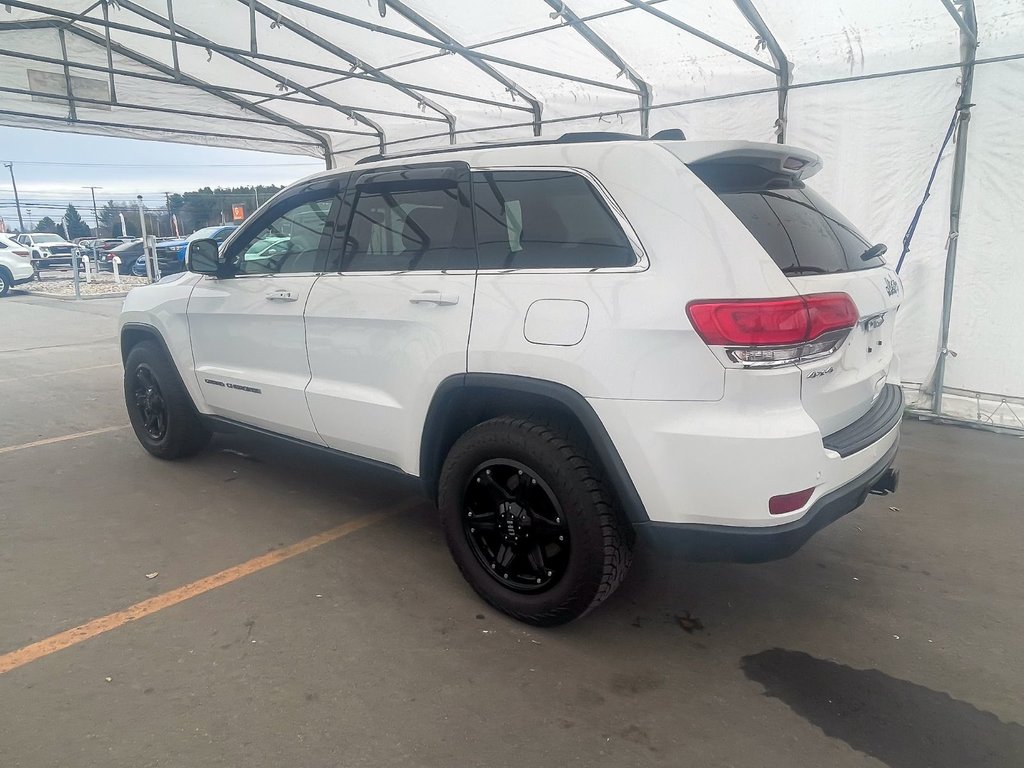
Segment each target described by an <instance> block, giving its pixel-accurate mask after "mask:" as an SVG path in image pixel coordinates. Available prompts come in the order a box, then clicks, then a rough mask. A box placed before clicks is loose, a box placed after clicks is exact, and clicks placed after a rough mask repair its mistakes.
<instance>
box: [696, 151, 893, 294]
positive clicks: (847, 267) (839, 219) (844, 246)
mask: <svg viewBox="0 0 1024 768" xmlns="http://www.w3.org/2000/svg"><path fill="white" fill-rule="evenodd" d="M691 170H693V171H694V172H695V173H697V175H698V176H700V177H701V179H702V180H703V181H704V182H705V183H706V184H707V185H708V186H709V187H711V189H712V190H713V191H714V192H716V193H717V194H718V196H719V198H721V200H722V202H724V203H725V204H726V205H727V206H729V209H730V210H731V211H732V212H733V213H734V214H736V217H737V218H738V219H739V220H740V221H741V222H742V223H743V226H745V227H746V228H747V229H748V230H749V231H750V233H751V234H752V235H753V236H754V237H755V238H757V241H758V242H759V243H760V244H761V247H763V248H764V249H765V250H766V251H767V252H768V255H769V256H771V257H772V260H773V261H774V262H775V263H776V264H777V265H778V266H779V268H780V269H781V270H782V271H783V272H785V273H787V274H789V275H800V274H816V273H823V272H851V271H854V270H858V269H870V268H872V267H878V266H881V265H882V264H884V263H885V262H884V261H883V260H882V259H881V257H875V258H872V259H869V260H867V261H864V260H863V259H861V254H863V253H864V252H865V251H866V250H867V249H868V248H870V247H871V243H870V242H869V241H868V240H867V239H866V238H865V237H864V235H862V234H861V233H860V232H859V231H858V230H857V228H856V227H854V225H853V224H851V223H850V221H849V220H847V219H846V217H845V216H843V215H842V214H841V213H839V211H837V210H836V209H835V208H833V207H832V206H831V205H830V204H829V203H828V201H826V200H825V199H824V198H823V197H822V196H821V195H819V194H818V193H816V192H814V191H813V190H811V189H809V188H808V187H807V186H805V185H804V184H803V183H802V182H799V181H795V182H794V181H791V180H790V179H788V178H787V177H780V176H778V175H775V174H772V173H770V172H769V171H766V170H764V169H762V168H757V167H752V166H742V165H729V164H716V163H712V164H708V165H706V166H703V167H702V166H699V165H695V166H692V168H691Z"/></svg>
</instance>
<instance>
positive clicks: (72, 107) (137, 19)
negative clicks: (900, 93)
mask: <svg viewBox="0 0 1024 768" xmlns="http://www.w3.org/2000/svg"><path fill="white" fill-rule="evenodd" d="M185 2H187V0H166V11H165V12H164V13H160V12H157V11H156V10H153V7H152V6H153V3H149V4H148V5H144V4H142V2H137V1H136V0H94V1H93V2H87V0H82V3H83V5H84V6H85V7H84V8H83V9H82V10H80V11H77V12H72V11H70V10H68V9H67V6H68V3H66V2H65V3H44V2H27V1H25V0H3V1H2V7H0V37H2V36H3V34H4V33H6V32H11V31H21V30H52V31H55V32H56V33H57V38H58V41H59V56H58V55H45V54H43V53H40V52H35V51H33V52H26V51H23V50H15V49H12V48H7V47H0V58H4V57H16V58H20V59H24V60H26V61H31V62H35V63H39V64H45V65H50V66H55V67H59V68H60V69H61V71H62V72H63V76H64V90H63V92H59V91H58V92H41V91H39V90H36V89H33V88H31V87H30V88H28V89H25V88H20V87H16V86H15V85H12V84H2V85H0V93H7V94H12V95H19V96H29V97H33V98H44V99H46V100H49V101H50V102H51V103H52V102H53V101H59V102H62V103H65V104H66V106H67V110H68V111H67V115H66V116H65V117H61V116H57V115H43V114H33V113H29V112H26V111H24V110H17V109H2V110H0V122H4V118H8V119H9V120H8V121H7V122H9V123H11V124H21V123H20V122H17V121H39V122H40V123H42V124H44V125H46V124H48V125H49V127H52V128H57V129H60V130H75V129H76V127H78V128H82V129H86V128H106V129H110V130H111V132H112V133H115V134H116V133H118V132H120V133H121V135H136V134H142V135H145V134H146V133H147V132H152V133H154V134H157V133H159V134H161V135H162V136H163V137H165V138H170V139H171V140H178V141H186V142H188V141H207V142H211V143H218V144H231V143H232V142H239V143H243V142H245V141H249V140H251V141H253V142H255V143H256V144H257V145H258V146H259V147H261V148H265V149H266V148H273V147H276V146H280V147H281V148H282V150H284V151H293V152H294V151H298V152H304V153H307V154H313V155H316V156H319V157H321V158H323V160H324V162H325V164H326V165H327V167H328V168H330V167H332V166H333V165H334V162H335V158H336V157H337V156H338V155H343V154H352V153H354V152H363V151H367V150H376V151H379V152H380V153H382V154H383V153H386V152H387V151H388V150H389V149H392V148H395V147H397V146H401V145H404V144H409V143H419V142H425V141H432V140H447V141H448V142H450V143H452V144H454V143H456V142H457V141H458V140H459V138H460V137H461V136H466V135H471V134H474V133H479V132H488V131H495V130H506V129H520V128H522V129H529V130H530V131H532V133H533V135H535V136H540V135H542V133H543V131H544V129H545V127H550V128H554V127H556V126H557V125H558V124H560V123H571V122H574V121H578V120H583V119H592V118H595V117H597V118H601V117H604V116H605V115H607V114H609V112H608V111H603V112H602V111H596V112H595V111H593V110H590V111H587V110H580V111H579V112H578V113H573V114H571V115H568V116H565V115H563V116H557V117H551V118H546V116H545V112H544V110H545V106H544V104H543V102H542V100H541V99H540V98H539V97H538V96H537V95H536V94H535V93H534V92H533V91H532V90H531V89H530V88H529V87H527V86H526V85H525V84H524V82H522V80H521V79H520V77H519V75H521V76H523V77H525V76H527V75H529V76H535V77H542V78H552V79H555V80H560V81H564V82H571V83H576V84H579V85H583V86H587V87H588V88H592V89H597V90H598V91H600V92H607V93H611V94H621V95H628V96H630V97H632V98H635V99H636V100H637V106H636V107H633V108H626V107H623V108H616V109H614V110H612V111H611V113H610V114H616V115H618V116H620V117H622V116H624V115H634V114H635V115H636V116H637V117H638V120H639V126H640V133H641V134H643V135H648V133H649V130H650V118H651V114H652V112H654V111H655V110H659V109H668V108H673V107H681V106H686V105H693V104H699V103H702V102H713V101H720V100H723V99H732V98H738V97H744V96H752V95H759V94H766V93H776V94H777V114H776V117H775V132H776V137H777V140H778V141H779V142H780V143H783V142H785V139H786V132H787V112H788V101H789V95H790V93H791V92H792V91H793V90H794V89H797V88H809V87H816V86H821V85H827V84H832V83H840V82H852V81H855V80H866V79H876V78H882V77H890V76H894V75H898V74H909V73H913V72H925V71H932V70H937V69H943V68H953V67H957V68H960V69H961V70H962V77H961V91H960V97H959V101H958V114H959V118H958V130H957V132H956V141H955V150H954V165H953V174H952V195H951V205H950V212H949V214H950V215H949V239H948V246H947V252H946V263H945V281H944V291H943V301H942V317H941V341H940V346H939V350H938V357H937V364H936V367H935V372H934V376H933V380H932V382H931V391H932V393H933V404H932V409H933V411H934V412H935V413H936V414H938V413H940V412H941V407H942V393H943V384H944V378H945V363H946V358H947V356H948V354H949V349H948V344H949V328H950V317H951V312H952V302H953V279H954V276H955V270H956V257H957V240H958V239H957V234H958V230H959V221H960V213H961V208H962V203H963V190H964V179H965V172H966V162H967V136H968V127H969V121H970V115H971V106H972V104H971V95H972V85H973V74H974V68H975V65H976V64H978V63H981V62H983V61H998V60H1006V59H1009V58H1020V57H1021V55H1016V56H1005V57H993V58H990V59H984V60H979V59H977V55H976V54H977V48H978V22H977V16H976V12H975V7H974V0H957V2H956V4H955V3H954V0H935V2H936V3H940V2H941V4H942V5H943V6H944V8H945V10H946V11H947V12H948V15H949V17H950V19H951V21H952V23H954V24H955V25H956V27H957V30H958V33H959V36H960V61H958V62H956V63H953V64H941V65H934V66H930V67H919V68H915V69H904V70H894V71H889V72H881V73H871V74H863V75H859V76H853V75H851V76H850V77H843V78H834V79H831V80H817V81H814V82H802V83H799V84H794V83H793V77H792V63H791V62H790V61H789V60H788V58H787V56H786V53H785V51H784V50H783V48H782V46H781V45H780V44H779V41H778V39H777V38H776V36H775V35H774V34H773V31H772V29H770V27H769V26H768V24H767V23H766V22H765V20H764V17H763V16H762V15H761V13H760V12H759V10H758V8H757V0H733V4H734V6H735V8H736V10H738V12H739V13H740V14H741V15H742V18H743V19H744V20H745V21H746V23H747V24H748V25H749V28H750V30H751V31H752V32H753V34H754V35H756V38H757V40H758V46H757V49H755V50H758V49H763V50H764V51H766V52H767V55H768V56H770V59H771V63H769V62H767V61H765V60H763V59H762V58H759V57H758V56H757V55H754V54H751V53H748V52H746V51H743V50H740V49H739V48H736V47H735V46H734V45H731V44H729V43H728V42H726V41H724V40H722V39H719V38H717V37H715V36H713V35H710V34H708V33H707V32H705V31H703V30H701V29H699V28H698V27H696V26H694V25H692V24H690V23H687V22H685V21H683V20H682V19H680V18H677V17H675V16H673V15H672V14H671V13H669V12H668V11H666V10H665V9H664V7H663V6H665V4H666V2H667V0H623V4H622V5H621V6H619V7H615V8H610V9H604V10H601V11H600V12H597V13H591V14H589V15H580V14H578V13H577V12H576V11H575V10H574V9H573V8H572V7H571V6H572V0H568V1H567V0H544V3H546V5H547V7H548V8H549V9H550V11H551V12H550V14H548V18H547V19H546V20H545V19H544V18H543V17H541V16H539V17H538V24H537V25H536V26H533V27H532V28H529V29H525V30H519V31H517V32H514V33H510V34H504V35H498V36H494V37H488V38H486V39H483V40H480V41H476V42H472V43H467V42H465V41H462V40H460V39H459V36H458V34H457V33H455V32H454V31H453V30H452V29H448V28H446V27H445V26H443V25H441V24H439V23H438V22H436V21H431V20H429V19H427V18H425V17H424V16H423V15H422V14H421V13H419V12H418V11H416V10H415V9H414V8H413V7H411V6H410V5H409V3H408V2H405V1H404V0H378V6H379V12H380V15H381V17H386V15H387V14H388V13H389V12H390V13H393V14H395V15H396V16H397V17H399V18H401V19H402V20H403V21H404V22H405V25H404V26H403V25H394V24H392V25H388V24H382V23H376V22H373V21H367V20H366V19H365V18H359V17H357V16H354V15H351V14H345V13H342V12H339V11H336V10H333V9H331V8H327V7H323V6H322V5H318V4H316V3H313V2H308V1H307V0H269V2H274V3H275V6H271V5H269V4H268V2H264V0H219V2H221V3H223V4H224V5H225V7H227V6H231V7H237V6H243V7H244V8H245V9H246V10H247V15H248V22H249V24H248V26H249V30H248V32H249V35H248V38H249V39H248V46H247V47H242V46H239V45H238V44H234V45H232V44H229V43H228V42H227V41H226V40H218V39H214V38H212V37H211V36H209V35H208V34H207V35H204V34H200V33H199V32H197V31H195V30H193V29H190V28H189V27H187V26H185V25H184V24H183V23H182V21H181V19H180V18H178V19H176V18H175V6H176V5H177V6H178V9H179V10H181V9H182V7H183V4H184V3H185ZM958 6H959V7H958ZM12 9H17V10H18V11H22V12H26V13H28V14H33V17H32V18H28V19H23V20H4V19H3V13H4V12H5V11H6V12H8V13H10V12H12ZM115 12H116V13H115ZM299 13H302V14H306V16H305V17H304V18H306V19H307V21H305V22H304V21H301V20H300V19H299V18H298V17H295V18H293V16H292V15H291V14H296V16H297V14H299ZM627 13H628V14H646V15H647V16H649V17H651V18H653V19H656V20H657V21H658V22H660V23H662V24H666V25H670V26H671V27H672V28H674V29H676V30H679V31H680V32H682V33H685V34H686V35H690V36H693V37H694V38H698V39H700V40H701V41H703V42H704V43H706V44H708V45H710V46H713V47H714V48H715V49H717V50H718V51H722V52H725V53H727V54H728V55H729V56H731V57H734V58H735V59H736V60H737V61H742V62H744V63H745V64H746V65H750V66H752V67H756V68H757V69H758V70H761V71H764V72H768V73H770V74H771V75H773V76H774V78H775V81H776V84H775V86H774V87H772V88H753V89H747V90H743V91H737V92H733V93H717V94H711V95H705V96H702V97H696V98H691V99H682V100H675V101H667V102H662V103H657V102H656V100H655V94H654V88H653V86H652V84H651V80H650V78H648V77H645V76H644V74H643V73H641V72H639V71H638V70H637V69H636V68H634V67H633V66H631V65H630V63H628V62H627V60H626V57H625V56H624V55H623V54H622V53H621V52H619V51H617V50H616V49H615V47H614V46H613V45H612V44H611V43H610V42H609V41H608V40H607V39H606V38H605V37H604V36H603V35H602V34H600V33H599V31H598V30H597V29H596V28H595V22H599V21H600V20H605V19H608V18H610V17H613V16H620V15H622V14H627ZM179 16H180V14H179ZM308 19H313V20H315V21H316V22H317V23H316V24H315V25H314V24H313V23H310V22H309V21H308ZM267 22H269V27H268V29H269V30H274V34H275V35H277V34H287V35H290V36H292V38H290V39H293V40H294V41H295V44H296V47H297V48H300V49H302V50H316V51H318V52H322V53H324V54H326V56H325V57H322V58H320V59H319V60H312V57H306V58H303V57H302V56H300V55H295V56H282V55H280V54H275V53H273V52H271V50H268V47H267V45H266V42H267V40H266V37H265V35H267V34H268V32H261V26H260V25H261V23H263V24H266V23H267ZM320 22H323V23H324V24H331V25H343V26H344V27H346V28H349V29H351V30H352V31H353V33H359V34H365V35H373V36H381V37H383V38H388V39H394V40H399V41H402V42H403V43H407V44H411V45H414V46H418V47H420V48H422V49H424V51H423V52H422V53H420V54H418V55H415V56H411V57H405V58H404V59H402V60H400V61H392V62H382V63H379V64H378V65H374V64H371V63H370V62H368V61H366V60H365V59H364V58H363V57H360V56H358V55H356V54H355V53H353V52H352V51H349V50H347V49H345V48H343V47H341V46H340V45H339V44H338V42H337V41H336V40H331V39H328V37H326V36H325V35H323V34H321V33H320V32H319V31H318V30H317V29H314V28H313V27H314V26H318V25H319V23H320ZM563 28H565V29H569V30H572V31H573V32H574V33H575V34H577V35H578V36H579V37H580V38H582V40H583V41H585V43H586V44H587V45H588V46H590V47H591V48H592V49H593V51H595V52H596V53H597V54H598V55H599V56H600V58H601V59H602V60H603V61H604V62H605V63H606V64H607V65H608V66H609V68H610V71H611V72H614V73H615V77H614V78H610V79H605V78H603V77H602V76H601V73H595V75H594V76H592V75H591V74H590V73H587V74H580V73H578V72H569V71H560V70H558V69H554V68H551V67H545V66H540V65H538V64H536V63H533V62H530V61H523V60H518V59H514V58H510V57H508V56H504V55H499V54H497V53H495V52H494V51H493V50H489V49H495V48H497V47H499V46H501V45H503V44H506V43H508V42H511V41H513V40H522V39H525V38H529V37H531V36H534V35H540V34H545V33H549V32H554V31H558V30H560V29H563ZM413 30H414V31H413ZM126 36H127V37H128V38H130V39H131V40H134V41H150V42H151V43H152V44H154V45H164V44H166V45H168V46H169V49H170V54H171V56H170V62H169V63H168V62H167V61H163V60H161V59H160V58H159V57H158V56H155V55H152V53H151V52H150V51H147V50H142V49H140V46H139V45H138V44H129V43H128V42H126V40H125V39H118V38H124V37H126ZM72 38H73V39H74V40H76V41H79V42H85V43H88V44H90V45H91V46H94V47H95V48H96V49H102V51H103V54H104V58H105V65H104V64H97V63H95V62H87V61H78V60H74V59H73V58H72V57H70V56H69V52H68V43H69V40H71V39H72ZM278 48H280V46H278ZM184 49H188V50H193V51H194V50H200V51H204V52H205V53H206V54H207V56H208V59H213V57H214V56H220V57H223V59H224V60H225V61H229V62H231V63H232V64H233V65H235V66H236V67H238V68H241V69H242V70H244V71H245V72H246V73H247V75H248V76H250V77H251V78H252V80H253V83H249V84H247V83H242V82H211V81H210V80H209V79H207V78H204V77H202V76H200V74H198V73H197V72H195V71H190V69H189V66H188V65H187V64H186V62H185V58H186V57H185V55H184V53H185V51H184ZM51 53H53V54H56V53H58V51H53V52H51ZM445 57H451V58H453V59H458V60H459V61H461V62H463V63H466V64H468V65H470V66H471V67H472V68H473V69H474V70H475V71H476V72H477V73H478V74H479V75H480V76H482V77H483V78H484V79H485V81H486V82H488V83H490V84H491V85H492V86H493V87H494V88H495V89H496V90H495V91H494V92H491V91H488V90H487V89H486V88H482V87H475V88H473V87H469V86H468V84H466V83H463V82H445V83H443V84H442V83H436V82H414V80H415V77H413V78H410V79H405V78H403V76H402V73H403V72H409V71H414V70H415V68H416V67H418V66H421V65H424V64H427V63H431V62H437V61H438V60H440V59H443V58H445ZM121 60H124V61H125V62H130V63H131V64H132V66H131V67H128V66H115V65H116V63H117V62H118V61H121ZM77 71H81V72H91V73H97V74H102V75H104V77H105V79H106V81H107V84H108V98H107V99H97V98H95V97H94V96H89V97H87V96H85V95H83V94H80V93H76V92H75V77H74V76H73V74H72V73H73V72H77ZM296 71H299V72H301V73H303V75H304V76H305V75H308V76H310V77H312V76H317V79H316V80H315V81H309V77H303V78H302V80H303V81H302V82H299V79H300V78H299V77H298V76H296V75H295V74H290V73H294V72H296ZM320 76H327V77H326V79H324V78H322V77H320ZM619 77H623V78H624V79H625V80H626V82H627V83H628V84H622V83H618V82H614V80H615V79H617V78H619ZM121 78H129V79H131V80H132V81H135V80H143V81H145V80H148V81H152V82H154V83H163V84H171V85H175V86H180V87H184V88H191V89H194V90H195V91H198V92H202V93H203V94H205V95H206V96H209V97H212V98H213V99H214V100H215V102H216V103H219V104H223V105H225V107H226V108H230V109H231V110H238V112H237V113H235V114H231V113H230V112H229V111H227V109H225V111H223V112H221V111H218V110H214V109H213V108H212V107H211V108H208V109H205V110H195V109H188V110H182V109H175V108H174V107H171V106H168V105H166V104H163V103H159V102H158V101H156V100H154V101H152V102H147V101H145V100H128V101H125V100H122V99H121V98H120V97H119V95H118V92H117V88H116V81H117V80H118V79H121ZM353 82H355V83H364V84H367V87H372V88H381V89H386V90H387V91H388V92H391V93H394V94H399V95H400V96H401V98H402V99H403V101H404V102H407V104H408V107H400V108H385V107H382V106H380V105H373V104H372V103H365V104H361V103H350V102H349V101H348V100H338V99H337V98H335V97H333V96H331V95H329V93H328V92H329V91H330V90H331V89H332V88H336V87H338V86H343V85H345V84H350V83H353ZM253 84H255V87H250V86H251V85H253ZM460 105H461V106H460ZM85 106H89V107H94V108H95V107H109V108H111V109H115V108H116V109H117V110H118V114H119V118H118V119H106V118H105V117H103V116H95V117H89V118H83V116H82V115H81V114H80V111H81V110H80V107H85ZM478 107H489V108H495V109H499V110H501V113H502V115H505V114H506V113H507V114H508V115H509V116H510V117H511V119H505V120H503V121H500V122H496V123H493V124H485V125H472V126H470V127H462V126H461V125H460V120H462V119H463V114H464V113H463V109H465V110H472V109H473V108H478ZM298 108H302V109H311V108H315V111H316V114H318V115H320V116H321V119H319V120H315V121H310V120H308V119H298V118H297V117H295V116H294V112H295V110H296V109H298ZM143 113H153V114H162V115H167V116H189V117H192V118H200V119H203V120H208V121H209V123H210V125H211V126H216V127H190V128H179V127H170V128H153V127H152V126H150V125H146V124H144V123H142V122H141V121H140V122H139V123H133V122H132V120H131V116H133V115H139V114H143ZM290 113H291V114H290ZM519 115H523V116H525V117H526V118H527V119H519V118H518V117H517V116H519ZM338 116H340V117H341V118H344V121H342V122H341V123H340V124H339V123H338V122H335V121H336V120H337V117H338ZM385 120H388V121H391V127H385V125H384V121H385ZM219 123H223V125H218V124H219ZM346 123H351V124H352V125H351V127H349V126H348V125H346ZM435 125H436V126H443V130H435V129H433V126H435ZM404 126H408V128H409V129H410V130H406V127H404ZM247 128H248V129H250V130H248V131H247V130H246V129H247ZM271 128H272V129H273V130H274V131H275V132H276V133H274V134H273V135H270V134H269V133H268V131H269V129H271ZM261 131H262V133H261ZM389 131H397V132H399V133H400V134H408V135H399V136H394V137H393V136H391V135H389ZM362 137H365V138H366V139H367V140H372V142H371V143H365V144H364V143H362V142H359V140H360V138H362ZM349 138H350V139H351V140H352V141H351V142H348V141H345V142H340V141H339V140H344V139H349ZM355 142H359V143H355ZM342 143H343V145H341V144H342Z"/></svg>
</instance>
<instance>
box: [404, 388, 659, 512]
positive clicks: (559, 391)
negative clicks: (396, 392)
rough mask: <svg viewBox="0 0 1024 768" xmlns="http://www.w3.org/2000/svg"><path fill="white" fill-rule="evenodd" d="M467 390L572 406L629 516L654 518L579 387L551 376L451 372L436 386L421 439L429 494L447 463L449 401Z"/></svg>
mask: <svg viewBox="0 0 1024 768" xmlns="http://www.w3.org/2000/svg"><path fill="white" fill-rule="evenodd" d="M467 389H480V390H489V391H492V392H493V393H495V394H498V393H500V392H502V391H504V392H509V393H516V394H525V395H529V396H532V397H535V398H538V399H542V400H546V401H549V402H551V403H553V404H555V405H557V406H560V407H561V408H563V409H565V410H567V411H568V412H569V413H570V414H571V415H572V416H573V417H574V418H575V419H576V421H577V422H578V423H579V424H580V426H581V427H582V428H583V430H584V432H585V433H586V435H587V437H588V439H589V440H590V443H591V445H592V446H593V449H594V453H595V454H596V457H597V459H598V461H600V463H601V468H602V469H603V470H604V473H605V477H606V479H607V480H608V482H609V483H611V486H612V489H613V490H614V492H615V496H616V497H617V498H618V500H619V503H620V504H621V505H622V511H623V512H624V513H625V515H626V517H627V518H628V520H629V521H630V522H631V523H632V524H634V525H636V524H638V523H645V522H649V521H650V517H649V516H648V514H647V510H646V508H645V507H644V503H643V500H642V499H641V498H640V494H639V492H638V491H637V489H636V486H635V485H634V483H633V480H632V478H631V477H630V475H629V472H628V470H627V469H626V465H625V464H624V463H623V461H622V457H621V456H620V455H619V452H618V449H616V447H615V444H614V443H613V442H612V439H611V437H610V436H609V434H608V431H607V430H606V429H605V426H604V424H603V423H602V421H601V419H600V417H599V416H598V415H597V412H596V411H595V410H594V408H593V407H592V406H591V405H590V403H588V402H587V400H586V398H585V397H583V395H581V394H580V393H579V392H577V391H576V390H574V389H572V388H571V387H567V386H566V385H564V384H559V383H557V382H554V381H548V380H546V379H534V378H530V377H528V376H517V375H514V374H503V373H463V374H456V375H454V376H449V377H448V378H447V379H445V380H444V381H442V382H441V383H440V384H439V385H438V387H437V389H436V390H435V391H434V396H433V398H432V399H431V402H430V406H429V408H428V410H427V416H426V419H425V420H424V424H423V434H422V439H421V441H420V478H421V480H422V482H423V485H424V488H425V490H426V491H427V494H428V496H429V497H430V498H432V499H436V497H437V486H438V478H439V476H440V472H441V466H442V465H443V463H444V458H445V457H444V456H443V455H441V454H442V451H443V440H444V436H445V430H444V426H445V423H446V419H447V418H448V414H447V413H446V412H445V410H446V403H447V401H448V400H449V399H450V398H451V397H454V396H456V395H457V394H458V393H459V392H460V391H464V390H467Z"/></svg>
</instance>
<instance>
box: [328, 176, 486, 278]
mask: <svg viewBox="0 0 1024 768" xmlns="http://www.w3.org/2000/svg"><path fill="white" fill-rule="evenodd" d="M473 251H474V249H473V238H472V225H471V222H470V214H469V203H468V201H467V200H466V196H465V194H464V193H463V192H462V191H461V189H460V188H459V187H458V186H448V187H445V188H443V189H408V190H402V189H394V190H391V191H388V190H386V189H385V190H381V189H378V188H373V187H371V188H370V189H363V190H359V191H358V192H356V194H355V200H354V202H353V209H352V220H351V222H350V224H349V230H348V239H347V245H346V248H345V258H344V262H343V266H342V269H343V271H346V272H377V271H383V272H402V271H406V270H441V269H476V254H475V253H474V252H473Z"/></svg>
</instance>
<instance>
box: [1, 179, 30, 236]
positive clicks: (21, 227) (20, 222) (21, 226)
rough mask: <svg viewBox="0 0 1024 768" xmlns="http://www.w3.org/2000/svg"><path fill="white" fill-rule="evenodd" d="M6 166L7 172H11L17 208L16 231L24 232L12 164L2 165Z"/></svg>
mask: <svg viewBox="0 0 1024 768" xmlns="http://www.w3.org/2000/svg"><path fill="white" fill-rule="evenodd" d="M4 165H6V166H7V170H9V171H10V172H11V186H12V187H14V204H15V205H16V206H17V208H18V229H19V230H20V231H21V232H24V231H25V222H24V220H23V219H22V218H21V200H19V199H18V184H17V182H15V180H14V163H4Z"/></svg>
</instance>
